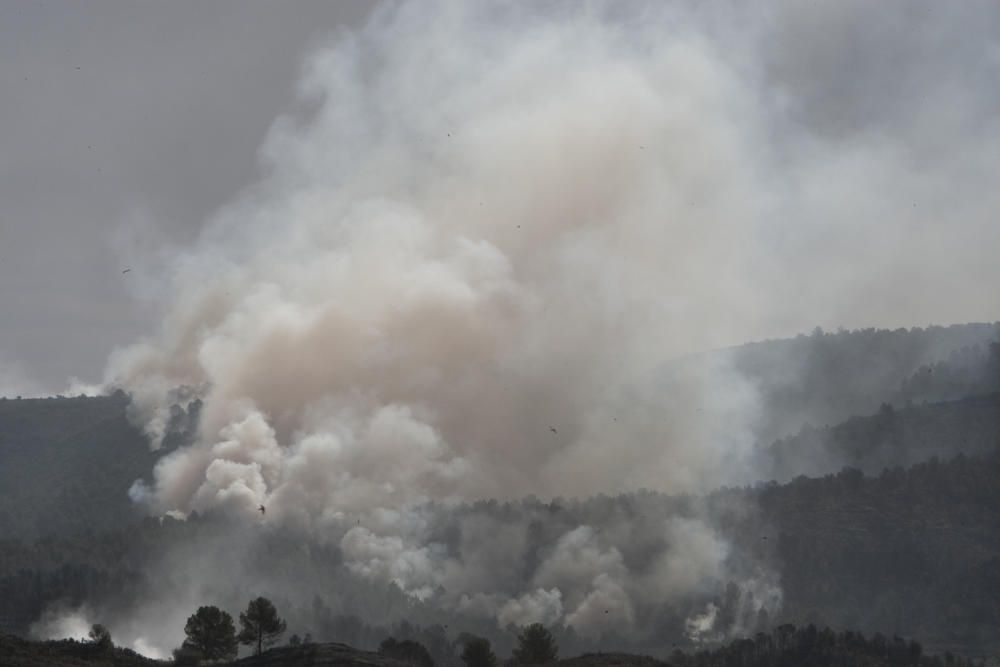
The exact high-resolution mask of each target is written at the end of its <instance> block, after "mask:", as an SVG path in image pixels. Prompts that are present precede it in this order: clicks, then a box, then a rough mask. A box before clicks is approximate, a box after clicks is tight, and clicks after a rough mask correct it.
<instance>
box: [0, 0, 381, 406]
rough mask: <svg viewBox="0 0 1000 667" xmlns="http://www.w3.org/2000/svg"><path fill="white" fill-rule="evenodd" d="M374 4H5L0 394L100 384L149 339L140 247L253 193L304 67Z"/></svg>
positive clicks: (186, 233)
mask: <svg viewBox="0 0 1000 667" xmlns="http://www.w3.org/2000/svg"><path fill="white" fill-rule="evenodd" d="M370 5H371V3H366V2H360V1H359V2H318V1H316V2H314V1H312V0H306V1H301V2H296V3H295V7H294V11H289V9H288V5H286V4H285V3H275V2H261V1H258V0H251V1H249V2H247V1H243V0H240V1H238V2H237V1H235V0H233V1H230V0H225V1H222V2H212V3H202V2H189V1H186V0H185V1H181V2H127V3H122V2H105V1H98V2H86V3H69V2H38V1H36V0H26V1H18V0H14V1H5V2H3V3H0V100H2V101H0V313H3V316H2V318H0V393H4V392H3V390H2V385H4V384H5V383H6V384H8V385H10V384H15V383H18V382H20V383H23V384H24V385H25V387H24V388H23V389H19V390H18V391H24V392H25V393H28V392H30V391H31V390H32V389H33V388H34V389H37V388H38V387H37V385H38V384H41V385H42V387H44V388H47V389H52V390H60V389H61V388H62V386H63V385H64V383H65V380H66V378H67V377H69V376H80V377H87V378H91V379H93V378H98V377H100V373H101V370H102V368H103V367H104V364H105V362H106V360H107V355H108V353H109V352H110V351H111V349H112V348H113V347H114V346H115V345H120V344H123V343H126V342H128V341H130V340H132V339H133V338H135V336H136V335H137V334H138V333H140V332H147V331H149V330H150V329H151V327H150V326H149V325H148V323H147V322H145V321H144V320H145V319H146V318H147V317H149V313H148V311H144V309H143V308H142V307H141V304H140V302H139V301H137V299H136V298H135V291H136V289H137V287H136V283H141V279H142V275H143V266H141V265H135V266H133V265H132V263H131V262H130V251H132V250H133V249H135V248H137V247H141V248H143V249H144V251H148V250H149V249H150V247H152V246H155V245H157V244H168V243H171V244H186V243H190V242H191V240H192V239H193V238H194V236H195V234H196V233H197V231H198V229H199V228H200V227H201V225H202V224H203V222H204V221H205V220H206V218H207V216H208V215H210V214H211V212H212V211H213V210H215V209H216V208H217V207H219V206H220V205H222V204H224V203H225V202H226V201H227V200H229V199H231V198H232V197H233V196H234V194H235V193H236V192H237V191H238V190H239V189H240V188H241V187H243V186H245V185H246V184H248V183H249V182H251V181H252V180H253V178H254V175H255V171H256V165H257V161H256V157H255V156H256V152H257V149H258V146H259V145H260V142H261V139H262V137H263V136H264V135H265V133H266V132H267V129H268V127H269V126H270V124H271V123H272V122H273V121H274V119H275V117H276V116H277V115H278V113H279V112H280V111H281V110H282V109H283V108H284V106H285V105H287V104H288V103H289V101H290V100H291V99H292V94H293V91H294V88H295V85H296V81H297V78H298V71H299V67H300V65H301V61H302V59H303V57H304V56H305V54H306V53H307V52H308V51H309V49H310V47H311V46H315V44H316V43H317V42H318V41H321V40H323V39H324V38H325V37H327V36H328V35H330V34H331V33H333V32H335V31H336V30H338V28H339V27H341V26H342V25H344V24H348V25H356V24H358V23H361V22H363V18H364V16H365V15H366V14H367V13H368V11H369V10H370ZM143 254H146V253H145V252H144V253H143ZM129 267H131V269H132V271H131V272H129V273H127V274H122V271H123V270H124V269H125V268H129ZM137 279H138V280H137ZM18 368H19V369H20V370H19V371H18ZM17 375H20V376H21V377H20V378H17V377H15V376H17ZM4 377H8V380H6V381H5V380H4V379H3V378H4ZM12 389H13V387H8V390H12Z"/></svg>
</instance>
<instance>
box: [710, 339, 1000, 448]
mask: <svg viewBox="0 0 1000 667" xmlns="http://www.w3.org/2000/svg"><path fill="white" fill-rule="evenodd" d="M997 341H1000V323H990V324H961V325H954V326H948V327H941V326H930V327H927V328H923V329H922V328H912V329H894V330H890V329H861V330H856V331H838V332H836V333H824V332H822V331H820V330H817V331H815V332H813V334H812V335H809V336H804V335H800V336H797V337H795V338H789V339H783V340H771V341H764V342H759V343H749V344H746V345H740V346H738V347H734V348H731V349H730V350H728V351H727V353H728V355H729V361H730V363H731V365H732V367H733V368H734V369H735V371H736V372H738V373H739V374H740V375H741V376H743V377H745V378H747V379H749V380H750V381H751V382H752V383H753V385H754V386H755V387H756V388H757V391H758V392H759V393H760V399H761V403H762V410H761V412H762V417H763V420H762V421H761V423H760V424H759V425H758V426H757V433H756V435H757V438H758V439H759V440H760V441H762V442H765V443H769V442H771V441H773V440H774V439H776V438H780V437H785V436H789V435H793V434H795V433H797V432H798V431H799V430H800V429H801V428H802V427H803V426H805V425H807V424H808V425H812V426H814V427H822V426H826V425H833V424H836V423H838V422H841V421H843V420H844V419H847V418H848V417H850V416H852V415H867V414H872V413H874V412H875V411H876V410H878V408H879V405H881V404H882V403H886V402H888V403H892V404H897V405H902V404H903V403H904V402H905V401H907V400H910V401H913V402H921V401H937V400H953V399H957V398H963V397H966V396H971V395H975V394H980V393H985V392H989V391H997V390H998V389H1000V386H998V385H1000V377H998V375H997V374H996V372H995V371H996V369H997V367H996V366H995V364H996V363H997V362H998V361H1000V356H997V355H998V354H1000V349H996V348H994V349H993V355H994V357H993V363H994V366H993V367H992V368H988V367H987V360H988V359H989V356H990V343H994V342H997ZM719 354H722V353H721V352H717V353H710V354H709V355H707V356H708V357H712V356H713V355H719ZM935 373H937V374H938V375H939V376H940V379H938V377H937V376H935ZM990 373H992V375H991V376H989V377H984V376H985V375H989V374H990ZM928 375H929V376H933V377H934V379H930V378H925V377H924V376H928Z"/></svg>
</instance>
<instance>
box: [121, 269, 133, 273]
mask: <svg viewBox="0 0 1000 667" xmlns="http://www.w3.org/2000/svg"><path fill="white" fill-rule="evenodd" d="M131 270H132V269H125V270H124V271H122V273H128V272H129V271H131Z"/></svg>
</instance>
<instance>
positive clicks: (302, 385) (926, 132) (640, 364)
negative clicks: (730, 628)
mask: <svg viewBox="0 0 1000 667" xmlns="http://www.w3.org/2000/svg"><path fill="white" fill-rule="evenodd" d="M888 7H889V6H884V7H883V6H880V7H879V8H873V7H871V6H870V5H868V4H867V3H863V4H859V5H855V4H852V3H828V4H824V3H821V4H819V5H815V4H810V5H808V6H805V5H790V6H786V5H784V4H783V3H773V4H770V5H768V6H767V7H766V8H763V7H762V8H760V11H759V12H754V14H753V15H749V14H744V10H742V9H740V8H739V7H738V6H729V5H727V4H725V3H718V4H715V5H707V6H706V5H704V4H703V3H691V4H674V5H669V6H665V5H663V4H660V3H650V4H645V3H642V4H637V5H621V4H618V3H615V4H609V5H603V4H600V3H596V4H588V5H586V6H585V8H581V7H580V6H579V5H577V4H576V3H569V4H566V5H563V4H559V3H557V4H555V5H552V6H549V7H547V8H546V9H544V10H543V9H539V8H537V7H534V6H533V5H532V6H527V5H523V6H518V5H509V4H499V5H493V4H489V5H481V4H477V5H476V6H469V5H467V4H466V3H450V2H440V3H435V4H433V5H431V6H428V4H427V3H423V2H421V3H412V4H403V5H400V6H392V7H390V8H387V9H385V10H383V11H381V12H377V13H376V15H375V18H374V19H373V20H372V22H371V23H370V24H369V25H368V26H367V27H366V28H364V29H363V30H360V31H358V32H356V33H352V34H342V35H338V36H336V38H334V39H332V40H331V42H330V44H329V46H327V47H326V48H324V49H322V50H320V51H318V52H317V53H315V54H314V55H313V56H312V57H311V58H310V60H309V62H308V63H307V66H306V67H305V72H304V75H303V78H302V81H301V84H300V88H299V99H298V102H297V104H296V106H295V108H294V109H293V110H292V111H291V112H289V113H288V114H287V115H286V116H284V117H282V118H280V119H279V120H278V121H277V122H276V123H275V124H274V126H273V128H272V131H271V132H270V135H269V136H268V137H267V139H266V141H265V142H264V145H263V148H262V150H261V161H262V165H263V170H264V172H265V174H264V176H263V178H262V180H261V182H260V183H259V184H257V185H256V186H254V187H253V188H251V189H249V190H248V191H247V192H245V194H244V195H243V196H242V197H241V198H240V199H239V200H238V201H236V202H234V203H233V204H231V205H230V206H228V207H226V208H225V209H224V210H222V211H221V212H220V213H219V214H218V216H217V218H216V219H215V220H213V221H212V222H211V224H210V225H209V226H208V227H207V228H206V231H205V232H204V234H203V235H202V237H201V239H200V241H199V242H198V243H197V244H196V245H195V246H194V247H192V248H190V249H189V251H188V252H187V253H186V254H184V255H183V256H181V257H179V258H177V261H176V262H175V263H174V265H173V271H172V273H171V274H170V275H169V276H168V277H167V278H166V280H165V284H166V285H167V287H166V293H165V295H164V297H165V300H166V302H167V303H168V304H169V305H168V308H167V310H166V312H165V314H164V319H163V324H162V327H161V328H160V329H159V331H158V332H157V333H156V334H155V335H154V336H152V337H151V338H150V339H148V340H147V341H144V342H142V343H139V344H136V345H134V346H132V347H129V348H127V349H124V350H121V351H120V352H119V353H117V354H116V355H115V356H114V357H113V359H112V361H111V363H110V366H109V370H108V377H107V384H108V385H113V386H123V387H125V388H127V389H128V390H129V391H130V392H131V393H132V396H133V400H134V405H135V409H136V416H137V418H139V419H140V420H141V421H142V423H143V424H144V425H145V427H146V428H147V431H148V432H149V434H150V437H151V439H152V441H153V443H154V446H155V445H157V444H158V443H159V442H160V440H161V439H162V438H163V436H164V434H165V432H166V430H167V428H168V426H169V424H170V421H171V414H170V406H172V405H174V404H176V403H181V404H182V405H184V404H187V403H189V401H190V400H192V399H193V398H194V397H197V398H200V400H201V401H202V402H203V403H202V406H201V412H200V422H199V427H198V429H199V430H198V433H197V437H196V440H195V442H194V444H192V445H190V446H185V447H182V448H180V449H177V450H175V451H171V452H170V453H168V454H166V455H165V456H164V457H163V458H162V459H161V461H160V462H159V464H158V465H157V466H156V469H155V471H154V472H153V476H152V479H151V480H149V481H147V482H143V483H138V484H137V485H136V486H135V487H134V488H133V490H132V495H133V497H134V498H135V499H136V500H138V501H140V502H142V503H145V504H146V505H147V506H148V507H149V509H150V511H151V512H152V513H154V514H168V513H169V514H173V515H174V516H186V515H188V514H189V513H190V512H192V511H197V512H199V513H205V512H213V513H219V512H221V513H224V514H227V515H229V516H232V517H233V520H234V521H240V522H245V523H246V524H248V525H250V524H258V523H262V524H263V525H264V526H265V527H268V526H270V527H278V526H283V527H294V529H296V530H303V531H306V532H307V534H309V535H311V536H313V538H314V539H317V540H318V541H319V542H321V543H327V544H331V545H333V546H335V547H337V548H338V549H339V550H340V553H341V554H342V557H343V565H344V567H345V568H346V570H347V571H349V572H350V573H351V574H352V575H353V576H356V577H360V578H363V579H370V580H376V581H386V582H388V581H391V582H395V584H396V585H398V586H399V587H400V588H401V589H402V590H403V591H405V592H406V593H407V594H408V595H410V596H412V597H413V598H414V599H417V600H421V601H430V602H434V603H435V604H439V605H441V606H442V607H444V608H447V609H451V610H455V611H459V610H461V611H466V612H468V613H473V612H475V613H484V614H488V615H491V616H492V617H493V618H494V619H495V620H496V622H497V623H499V624H500V625H501V626H502V625H506V624H507V623H515V624H518V623H525V622H530V621H536V620H537V621H542V622H546V623H560V624H564V625H572V626H573V627H574V628H577V629H578V630H585V631H596V629H597V628H604V629H609V628H611V629H619V630H620V631H621V632H628V631H629V629H630V628H632V627H633V626H635V624H636V623H637V622H639V620H640V619H641V618H642V617H644V615H645V616H648V614H649V613H650V611H649V610H650V608H651V605H652V604H653V599H652V598H655V599H656V600H657V601H660V602H662V601H669V600H671V599H682V598H683V599H691V598H692V597H693V596H697V595H699V594H701V593H704V592H706V591H709V590H714V587H716V586H718V585H719V583H720V582H726V581H728V580H731V579H737V580H738V581H739V582H740V583H739V585H740V586H742V587H743V588H742V589H741V590H747V591H749V590H751V589H754V590H757V591H758V593H757V595H756V598H757V599H758V600H759V599H763V598H767V599H768V600H780V592H779V591H778V590H777V584H776V578H775V575H774V573H773V572H770V571H767V570H766V568H763V566H761V568H758V569H756V570H755V569H754V568H753V567H750V566H747V567H744V568H742V570H743V571H742V572H741V573H740V574H739V575H737V574H736V570H737V569H739V568H735V567H734V562H735V560H738V559H734V558H732V557H731V556H732V553H733V547H732V545H730V544H729V543H728V542H727V540H726V539H724V538H723V537H722V536H721V535H720V534H719V533H718V532H717V531H716V530H715V529H714V528H713V527H712V525H710V522H708V521H707V519H705V518H703V517H699V516H698V515H697V513H695V514H689V515H687V516H681V517H671V516H667V515H663V516H660V517H658V520H657V521H655V522H652V523H649V524H641V525H642V526H643V528H644V529H648V530H649V531H650V533H649V534H648V535H645V537H643V535H642V534H640V533H638V532H635V528H636V526H637V525H640V524H638V523H636V522H635V521H629V522H623V523H622V524H620V525H619V524H615V523H614V522H613V521H612V517H607V519H608V520H609V521H611V522H610V523H609V524H608V525H594V524H590V523H581V524H577V525H567V526H565V527H564V528H565V530H562V531H561V532H559V533H558V534H554V535H552V536H551V540H550V541H549V542H547V543H546V546H545V549H544V552H543V553H539V554H535V555H534V556H533V558H536V561H535V562H534V567H533V568H531V569H530V576H528V577H526V576H525V575H524V573H523V572H521V571H519V570H518V571H515V570H516V569H517V568H518V567H519V565H518V559H519V558H520V559H523V558H524V557H525V553H526V552H525V545H527V544H529V543H534V542H535V538H531V539H530V540H529V535H528V533H529V532H530V531H531V530H533V528H532V525H533V524H532V523H531V522H530V521H524V522H521V523H517V522H514V523H511V522H500V523H496V522H491V520H490V519H489V517H482V516H475V515H472V516H471V518H470V520H469V521H466V522H461V521H459V525H458V529H459V535H460V537H458V538H455V539H457V542H453V543H450V544H449V543H448V542H447V541H446V540H443V539H438V538H436V537H435V532H434V530H435V528H434V522H435V521H438V520H440V514H441V513H442V512H443V513H445V514H447V512H445V509H444V508H447V507H450V506H454V505H455V504H456V503H458V502H460V501H470V500H475V499H480V498H500V499H512V498H518V497H521V496H525V495H527V494H535V495H538V496H540V497H543V498H551V497H559V496H561V497H584V496H589V495H592V494H596V493H602V492H604V493H618V492H621V491H628V490H637V489H641V488H652V489H658V490H665V491H668V492H671V493H687V492H700V491H705V490H708V489H710V488H712V487H713V486H715V485H718V484H723V483H734V482H748V481H752V480H753V479H754V473H753V470H752V469H749V468H748V462H749V461H750V460H751V454H752V452H751V449H752V445H753V444H754V437H753V428H754V425H755V423H756V421H757V420H758V419H759V418H760V415H759V409H758V408H759V397H758V394H757V392H756V389H755V387H754V385H753V383H752V382H750V381H748V380H746V379H745V378H743V377H741V376H740V375H739V374H738V373H736V372H735V371H734V370H733V369H732V368H731V367H730V366H729V365H727V364H726V363H725V361H724V359H725V358H724V357H718V358H717V359H719V361H716V362H713V363H711V364H679V365H675V366H672V367H671V369H672V370H670V371H669V372H667V371H665V370H664V366H663V364H664V362H666V361H668V360H671V359H676V358H679V357H682V356H684V355H687V354H690V353H694V352H698V351H702V350H706V349H710V348H714V347H718V346H723V345H728V344H733V343H737V342H741V341H743V340H748V339H755V338H763V337H767V336H772V335H778V334H787V333H794V332H798V331H803V330H809V329H811V328H812V327H813V326H814V325H817V324H821V325H824V326H831V325H832V326H836V325H846V326H857V325H861V324H870V323H876V324H889V325H897V324H900V323H905V324H910V323H913V322H923V321H931V320H937V321H942V320H951V321H961V320H968V319H981V318H982V317H984V316H991V315H993V314H994V313H995V312H996V310H997V308H996V306H997V301H996V297H995V296H992V295H991V294H990V290H969V289H968V285H969V284H970V282H972V283H974V282H975V281H981V284H984V285H986V284H996V279H997V278H998V277H1000V276H998V275H997V273H998V272H1000V270H998V269H997V266H998V264H997V263H996V262H995V257H994V256H993V255H994V250H995V248H996V247H998V241H1000V227H998V226H996V225H995V224H993V219H992V216H993V212H994V211H995V210H997V204H998V203H1000V202H998V201H997V199H998V197H1000V194H997V192H998V191H997V190H996V189H995V188H994V187H992V184H991V183H990V179H992V174H993V173H995V170H994V169H992V166H995V165H996V161H997V153H996V141H995V137H996V132H995V127H994V125H995V123H996V120H995V118H996V116H995V115H994V116H992V117H991V119H990V118H986V117H984V115H983V110H984V109H987V108H990V105H991V104H992V102H993V100H991V99H989V98H988V97H986V96H989V95H993V92H992V90H993V87H990V86H984V87H982V90H979V89H975V88H973V87H972V86H967V87H963V86H962V85H961V83H960V82H962V81H968V80H969V77H973V79H975V77H978V76H980V74H982V73H983V72H985V71H986V69H988V68H989V67H992V68H993V69H992V70H989V71H992V72H994V73H995V68H996V62H997V53H1000V50H998V49H997V48H996V46H995V45H994V47H993V51H991V52H990V53H989V54H986V53H984V54H981V57H982V58H987V57H989V58H992V59H993V60H992V61H991V62H992V63H993V64H992V65H987V64H985V61H984V62H980V61H979V60H976V62H977V67H979V68H980V69H973V70H969V69H968V68H965V67H964V66H963V65H962V64H963V63H964V62H965V61H966V60H967V59H970V58H972V59H975V58H977V57H979V55H977V54H971V55H970V53H968V52H967V51H965V50H963V49H969V48H971V47H969V46H968V44H970V42H974V41H975V40H969V39H963V40H960V42H959V44H958V47H959V48H958V49H957V50H956V51H955V52H952V49H951V47H952V45H953V42H951V41H948V40H947V39H945V38H944V37H940V36H939V34H938V32H935V33H933V34H932V33H929V32H923V33H921V32H919V31H912V30H911V29H910V27H900V26H897V25H896V24H897V19H900V17H899V16H897V15H896V14H898V13H902V12H903V9H902V8H901V7H897V8H896V9H890V8H888ZM935 7H936V6H935V5H931V4H928V5H926V6H925V7H924V9H925V10H927V16H916V15H914V16H909V15H907V20H908V21H910V22H911V23H915V24H916V25H918V26H924V27H926V26H929V25H931V24H932V23H933V21H934V20H935V17H934V16H933V12H932V11H930V10H932V9H934V8H935ZM897 10H898V11H897ZM962 12H970V14H968V15H966V14H962ZM971 12H972V10H971V9H967V8H963V9H962V10H959V14H961V15H960V16H959V15H956V16H955V17H953V18H952V19H949V20H948V21H945V23H944V24H943V25H944V28H942V30H944V32H948V31H949V30H950V31H952V32H954V31H955V30H958V29H962V30H964V29H966V28H969V29H972V30H977V29H980V28H981V29H982V30H986V28H985V27H982V25H983V24H984V23H987V22H985V21H982V20H980V19H981V17H978V15H977V16H972V14H971ZM723 17H726V18H723ZM907 25H909V24H907ZM976 26H979V27H976ZM911 27H912V26H911ZM880 31H881V32H880ZM883 35H884V36H883ZM975 43H978V44H980V45H981V44H982V43H983V42H982V40H980V41H978V42H975ZM991 43H992V42H991ZM945 44H947V45H948V46H947V49H945V47H944V46H943V45H945ZM848 45H851V46H850V47H848ZM848 51H849V52H848ZM928 53H930V54H931V55H929V56H928V55H922V54H928ZM931 57H934V58H939V60H936V61H935V62H936V63H937V69H936V70H932V71H930V72H929V73H928V75H927V76H924V72H923V70H921V69H920V67H921V65H922V64H923V63H925V62H926V61H925V60H921V58H931ZM864 58H870V59H871V62H870V63H869V62H864V61H859V62H855V63H854V64H855V65H856V66H854V67H847V66H846V64H850V63H851V62H853V61H857V60H860V59H864ZM845 63H846V64H845ZM894 64H895V65H894ZM896 65H898V66H901V67H905V68H907V69H906V71H905V72H903V73H900V76H899V77H898V78H897V76H896V74H897V73H896V72H894V71H893V69H892V68H893V67H894V66H896ZM953 70H954V73H955V76H957V77H958V79H955V80H952V79H951V78H950V76H951V75H952V73H953ZM918 71H919V72H920V77H919V85H918V83H917V81H918V80H917V79H916V78H914V77H916V76H917V74H916V73H917V72H918ZM959 73H960V74H959ZM963 77H964V78H963ZM841 79H842V80H841ZM911 79H912V80H911ZM886 81H893V82H895V83H896V84H897V89H896V90H895V91H893V92H887V91H886V90H884V89H883V88H882V87H880V85H881V84H882V83H883V82H886ZM948 81H951V83H948ZM956 81H957V82H956ZM943 89H947V90H949V91H951V93H953V94H952V97H951V98H950V99H951V101H950V102H949V103H947V104H945V103H943V102H940V101H939V98H941V97H943V96H941V95H938V94H937V93H938V92H940V90H943ZM832 91H840V92H839V94H833V92H832ZM904 244H905V248H906V251H905V252H904V251H902V248H903V247H904ZM959 264H960V265H961V267H962V270H961V271H958V270H956V266H958V265H959ZM918 294H919V297H918V296H917V295H918ZM666 376H669V377H666ZM431 502H433V503H438V504H437V505H433V506H432V507H433V508H437V509H433V510H431V509H427V507H428V505H426V503H431ZM260 506H263V507H265V508H266V513H265V514H263V515H262V514H261V512H260V510H259V509H258V508H259V507H260ZM615 531H621V532H620V534H616V533H615ZM640 538H642V539H648V540H652V541H654V542H655V543H656V544H655V546H650V548H649V549H648V550H647V552H646V556H644V558H645V559H646V560H645V561H644V562H642V564H641V567H640V566H637V565H636V563H634V562H629V561H628V559H627V558H626V557H625V555H624V554H623V551H622V549H623V544H626V543H627V542H628V540H638V539H640ZM456 554H457V555H458V556H456ZM459 556H460V557H459ZM512 559H513V560H512ZM762 591H764V592H762ZM184 602H185V604H188V603H189V601H187V600H185V601H184ZM756 606H757V607H759V606H760V605H759V604H758V605H756ZM699 609H700V612H703V613H701V614H700V615H698V616H697V617H693V618H692V619H690V623H689V625H690V628H691V632H692V633H693V634H697V635H699V636H701V635H706V634H708V633H709V632H710V631H711V630H712V627H711V626H712V623H711V622H710V621H711V619H712V618H714V617H715V615H716V612H715V611H712V610H713V609H714V607H707V608H706V607H705V606H704V605H703V604H702V606H701V607H700V608H699ZM706 609H707V611H706ZM772 611H773V609H772Z"/></svg>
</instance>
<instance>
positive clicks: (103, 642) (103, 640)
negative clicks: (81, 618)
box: [87, 623, 113, 651]
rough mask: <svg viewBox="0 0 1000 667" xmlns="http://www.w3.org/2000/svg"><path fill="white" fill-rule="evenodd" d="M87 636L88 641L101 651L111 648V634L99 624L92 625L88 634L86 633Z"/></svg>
mask: <svg viewBox="0 0 1000 667" xmlns="http://www.w3.org/2000/svg"><path fill="white" fill-rule="evenodd" d="M87 636H88V637H90V641H92V642H93V643H94V644H97V646H99V647H100V648H101V650H103V651H107V650H110V649H111V647H112V646H113V644H112V643H111V633H110V632H109V631H108V629H107V628H106V627H104V626H103V625H101V624H100V623H94V624H93V625H92V626H90V632H88V633H87Z"/></svg>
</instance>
